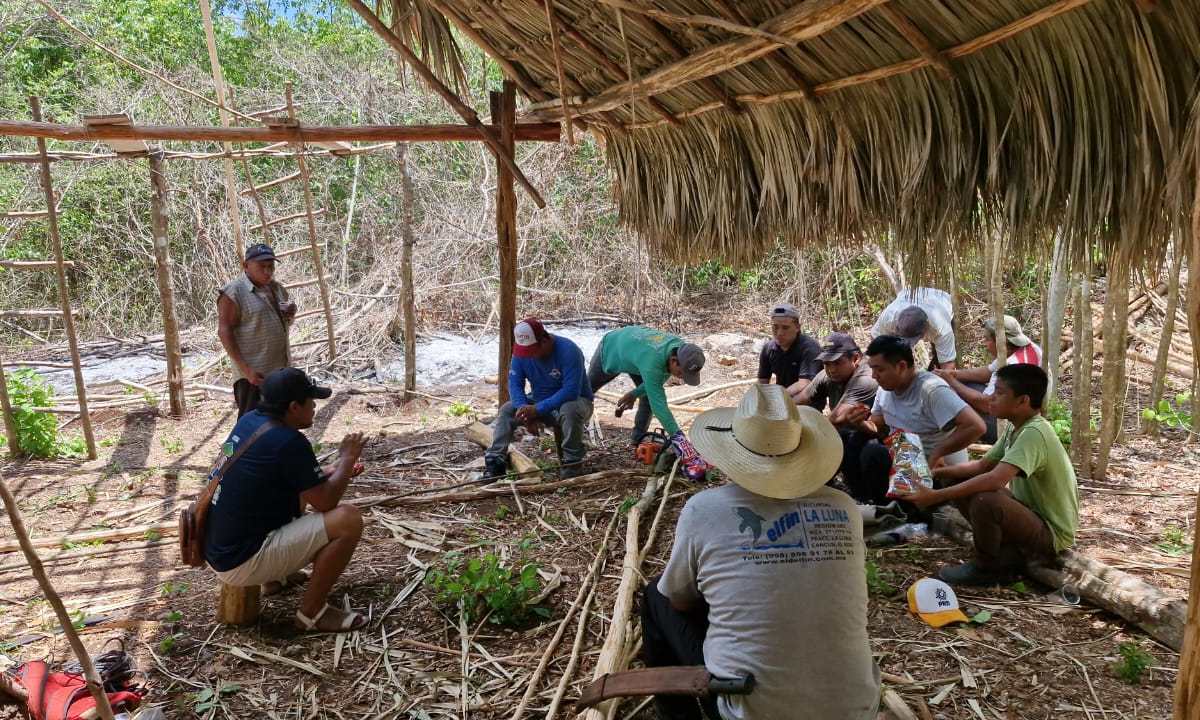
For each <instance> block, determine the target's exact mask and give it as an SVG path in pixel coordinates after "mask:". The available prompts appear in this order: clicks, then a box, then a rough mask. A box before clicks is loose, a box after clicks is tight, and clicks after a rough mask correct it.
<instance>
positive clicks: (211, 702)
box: [192, 682, 242, 715]
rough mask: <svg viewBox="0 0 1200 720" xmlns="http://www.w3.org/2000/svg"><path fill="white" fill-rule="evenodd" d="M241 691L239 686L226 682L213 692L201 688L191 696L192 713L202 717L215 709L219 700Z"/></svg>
mask: <svg viewBox="0 0 1200 720" xmlns="http://www.w3.org/2000/svg"><path fill="white" fill-rule="evenodd" d="M241 689H242V686H241V685H239V684H237V683H227V682H223V683H221V684H220V685H219V686H218V687H217V688H216V689H215V690H214V689H213V688H210V687H206V688H203V689H201V690H199V691H198V692H196V693H195V694H194V695H193V696H192V711H193V712H195V713H196V714H197V715H203V714H204V713H206V712H208V711H209V710H212V709H213V708H214V707H216V705H217V703H218V702H220V700H221V698H223V697H225V696H226V695H233V694H234V693H236V692H237V691H238V690H241Z"/></svg>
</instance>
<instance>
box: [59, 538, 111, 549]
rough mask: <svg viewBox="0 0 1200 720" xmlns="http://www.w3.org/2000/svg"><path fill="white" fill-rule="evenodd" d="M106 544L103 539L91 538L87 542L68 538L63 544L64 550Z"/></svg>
mask: <svg viewBox="0 0 1200 720" xmlns="http://www.w3.org/2000/svg"><path fill="white" fill-rule="evenodd" d="M103 544H104V541H103V540H90V541H87V542H75V541H73V540H67V541H66V542H64V543H63V544H62V548H63V550H79V549H80V548H90V547H100V546H101V545H103Z"/></svg>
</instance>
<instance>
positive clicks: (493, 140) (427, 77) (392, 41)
mask: <svg viewBox="0 0 1200 720" xmlns="http://www.w3.org/2000/svg"><path fill="white" fill-rule="evenodd" d="M347 2H348V3H349V4H350V7H351V8H353V9H354V12H356V13H358V15H359V16H360V17H361V18H362V19H363V20H365V21H366V23H367V24H368V25H370V26H371V29H373V30H374V31H375V32H376V33H377V34H378V35H379V36H380V37H381V38H383V39H384V41H385V42H387V44H388V45H391V46H392V49H393V50H395V51H396V52H398V53H399V54H400V55H401V56H402V57H403V58H404V61H405V62H407V63H408V64H409V66H410V67H412V69H413V70H414V71H415V72H416V73H417V74H418V75H420V76H421V79H422V80H424V81H425V83H426V84H427V85H429V87H430V88H432V89H433V91H434V92H436V93H437V94H438V95H441V96H442V99H443V100H445V101H446V102H447V103H448V104H449V105H450V107H451V108H452V109H453V110H454V112H456V113H458V116H459V117H461V118H462V119H463V121H464V122H466V123H467V124H468V125H470V126H471V127H472V128H475V131H476V132H478V133H479V137H480V138H482V139H483V141H484V142H485V143H487V146H488V148H489V149H491V151H492V154H493V155H495V156H496V159H497V160H498V161H499V162H500V164H502V165H504V167H505V169H507V170H508V171H509V172H510V173H512V175H513V177H514V178H516V180H517V182H519V183H521V187H523V188H525V192H527V193H529V197H531V198H533V202H534V203H535V204H537V206H538V207H539V208H544V207H546V201H545V200H543V199H542V196H541V194H540V193H539V192H538V191H537V188H535V187H534V186H533V183H531V182H529V178H527V177H525V173H523V172H521V168H519V167H517V162H516V160H514V159H513V155H512V152H511V151H507V152H506V151H505V149H504V146H503V144H502V143H501V141H500V138H499V137H498V136H497V134H496V133H495V132H494V131H493V130H492V128H490V127H487V126H485V125H483V124H482V123H481V122H479V116H478V115H476V114H475V111H474V110H472V109H471V106H469V105H467V104H466V103H464V102H463V101H462V100H461V99H460V98H459V97H458V96H457V95H455V94H454V92H453V91H452V90H451V89H450V88H448V87H446V84H445V83H443V82H442V81H441V80H439V79H438V78H437V76H436V75H434V73H433V71H432V70H430V69H429V67H428V66H427V65H426V64H425V63H424V62H422V61H421V59H420V58H419V57H417V55H416V53H414V52H413V51H412V50H411V49H409V47H408V46H407V45H405V44H404V43H403V42H402V41H401V40H400V38H398V37H396V33H394V32H392V30H391V28H389V27H388V26H387V25H384V24H383V21H382V20H380V19H379V18H378V17H376V16H375V13H373V12H371V9H370V8H368V7H367V6H366V5H364V4H363V2H362V0H347ZM514 104H515V102H514ZM514 114H515V113H514ZM513 124H514V125H515V124H516V121H515V119H514V121H513ZM501 132H503V130H502V131H501ZM509 132H510V133H511V132H512V130H511V129H510V130H509Z"/></svg>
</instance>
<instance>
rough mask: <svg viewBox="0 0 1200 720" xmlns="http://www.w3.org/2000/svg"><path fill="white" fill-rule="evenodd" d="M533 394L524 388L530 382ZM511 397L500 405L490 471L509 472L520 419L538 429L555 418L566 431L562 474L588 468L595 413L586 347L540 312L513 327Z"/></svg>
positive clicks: (497, 474)
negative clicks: (557, 331) (547, 324)
mask: <svg viewBox="0 0 1200 720" xmlns="http://www.w3.org/2000/svg"><path fill="white" fill-rule="evenodd" d="M526 382H528V383H529V385H530V386H531V387H532V389H533V397H532V398H530V397H529V396H528V395H526V394H525V383H526ZM508 397H509V401H508V402H506V403H504V406H503V407H501V408H500V414H499V416H497V417H496V423H495V425H494V426H493V430H492V445H491V447H489V448H488V449H487V452H485V453H484V456H483V458H484V463H485V467H486V468H487V474H488V476H489V477H504V475H505V473H507V472H508V446H509V444H511V443H512V438H513V432H514V431H515V430H516V425H517V424H518V423H519V424H521V425H524V426H525V427H526V428H527V429H529V430H537V429H538V428H537V426H538V425H539V424H541V423H554V424H556V425H557V426H558V427H559V428H560V429H561V431H562V460H563V467H562V468H561V469H560V470H559V476H560V477H564V478H570V477H575V476H576V475H579V474H581V473H582V472H583V457H584V455H585V453H586V452H587V451H586V450H584V447H583V434H584V432H585V431H586V430H587V423H588V420H589V419H591V417H592V388H591V386H590V385H588V380H587V374H586V373H585V372H584V368H583V351H582V350H580V349H579V346H578V345H576V344H575V343H573V342H571V341H570V340H569V339H567V338H565V337H562V336H561V335H551V334H550V333H548V332H546V329H545V328H544V327H542V323H541V321H540V320H538V319H537V318H526V319H525V320H522V321H521V322H519V323H517V325H516V327H515V328H513V358H512V364H511V365H510V366H509V370H508Z"/></svg>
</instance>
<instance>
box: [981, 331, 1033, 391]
mask: <svg viewBox="0 0 1200 720" xmlns="http://www.w3.org/2000/svg"><path fill="white" fill-rule="evenodd" d="M1041 364H1042V349H1041V348H1040V347H1038V344H1037V343H1035V342H1032V341H1031V342H1030V343H1029V344H1028V345H1026V346H1025V347H1019V348H1017V349H1016V350H1015V351H1014V352H1013V354H1012V355H1009V356H1008V362H1006V363H1005V365H1039V366H1040V365H1041ZM999 369H1000V361H999V360H992V362H991V364H990V365H988V370H991V371H992V379H991V380H989V381H988V384H987V387H986V388H985V389H984V391H983V394H984V395H991V394H992V393H994V392H996V372H997V371H998V370H999Z"/></svg>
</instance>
